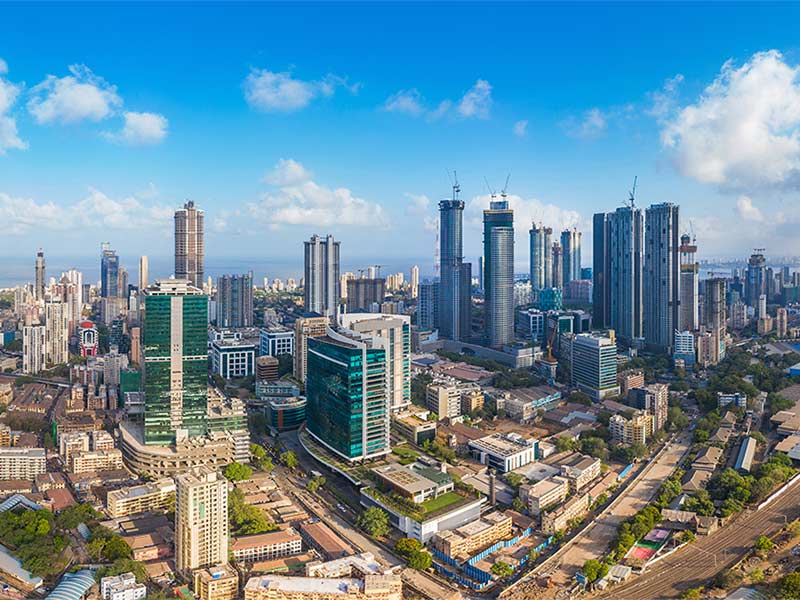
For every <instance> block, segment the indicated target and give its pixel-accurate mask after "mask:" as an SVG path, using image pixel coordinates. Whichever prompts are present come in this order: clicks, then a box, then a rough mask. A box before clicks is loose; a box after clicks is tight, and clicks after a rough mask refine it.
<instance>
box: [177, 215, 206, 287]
mask: <svg viewBox="0 0 800 600" xmlns="http://www.w3.org/2000/svg"><path fill="white" fill-rule="evenodd" d="M203 220H204V216H203V211H202V210H200V209H198V208H195V206H194V202H192V201H191V200H189V201H188V202H186V204H184V205H183V208H179V209H178V210H176V211H175V279H188V280H189V281H190V282H191V284H192V285H193V286H194V287H196V288H198V289H203V278H204V270H203V265H204V260H205V242H204V239H203Z"/></svg>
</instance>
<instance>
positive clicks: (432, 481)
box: [372, 464, 455, 504]
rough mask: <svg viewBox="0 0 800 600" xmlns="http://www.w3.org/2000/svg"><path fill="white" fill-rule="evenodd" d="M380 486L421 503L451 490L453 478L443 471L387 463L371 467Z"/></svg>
mask: <svg viewBox="0 0 800 600" xmlns="http://www.w3.org/2000/svg"><path fill="white" fill-rule="evenodd" d="M372 472H373V473H374V474H375V476H376V477H377V478H378V481H379V482H380V486H381V487H382V488H384V489H389V490H391V491H392V492H394V493H396V494H399V495H400V496H403V497H404V498H408V499H410V500H411V501H412V502H414V503H415V504H421V503H422V502H425V501H426V500H429V499H431V498H436V497H438V496H441V495H442V494H445V493H447V492H450V491H452V490H453V487H454V485H455V484H454V483H453V479H452V478H451V477H450V476H449V475H447V473H446V472H444V471H436V470H435V469H430V468H428V469H425V468H418V469H416V470H415V469H411V468H409V467H404V466H401V465H396V464H392V465H387V466H385V467H378V468H376V469H372Z"/></svg>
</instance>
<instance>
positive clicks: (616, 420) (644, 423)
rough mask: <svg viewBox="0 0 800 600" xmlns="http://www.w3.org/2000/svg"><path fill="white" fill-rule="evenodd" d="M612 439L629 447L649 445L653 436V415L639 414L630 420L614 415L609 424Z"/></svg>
mask: <svg viewBox="0 0 800 600" xmlns="http://www.w3.org/2000/svg"><path fill="white" fill-rule="evenodd" d="M608 428H609V430H610V431H611V439H612V440H613V441H614V442H620V443H622V444H625V445H627V446H630V445H633V444H641V445H642V446H646V445H647V440H648V439H649V438H650V436H652V435H653V415H651V414H648V413H645V412H637V413H636V414H634V415H633V416H632V417H631V418H630V419H628V418H626V417H624V416H622V415H620V414H616V415H612V417H611V419H610V420H609V422H608Z"/></svg>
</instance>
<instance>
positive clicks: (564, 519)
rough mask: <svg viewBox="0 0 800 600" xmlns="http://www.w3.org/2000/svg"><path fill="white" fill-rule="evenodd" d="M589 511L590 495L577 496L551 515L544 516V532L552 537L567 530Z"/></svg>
mask: <svg viewBox="0 0 800 600" xmlns="http://www.w3.org/2000/svg"><path fill="white" fill-rule="evenodd" d="M588 510H589V494H577V495H575V496H573V497H572V498H570V499H569V500H567V501H566V502H565V503H564V504H562V505H561V506H559V507H558V508H556V509H555V510H553V511H551V512H549V513H543V514H542V532H543V533H545V534H548V535H552V534H554V533H556V532H557V531H561V530H563V529H566V527H567V526H568V525H569V522H570V521H572V520H573V519H577V518H579V517H582V516H583V515H584V514H586V512H587V511H588Z"/></svg>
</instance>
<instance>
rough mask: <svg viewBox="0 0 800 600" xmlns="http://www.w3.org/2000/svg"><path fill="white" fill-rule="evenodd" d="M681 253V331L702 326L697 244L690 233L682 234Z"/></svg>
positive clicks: (678, 324)
mask: <svg viewBox="0 0 800 600" xmlns="http://www.w3.org/2000/svg"><path fill="white" fill-rule="evenodd" d="M678 252H679V253H680V263H681V267H680V268H681V275H680V278H681V280H680V286H679V287H680V316H679V319H678V323H677V325H676V327H677V329H678V330H680V331H694V330H695V329H697V328H698V327H700V305H699V294H700V291H699V287H698V283H699V268H700V265H699V264H698V263H697V258H696V256H697V244H696V243H695V241H694V240H693V239H692V238H691V237H689V234H688V233H684V234H683V235H682V236H681V245H680V247H679V248H678ZM676 344H677V342H676Z"/></svg>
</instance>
